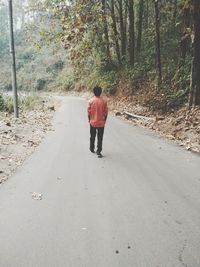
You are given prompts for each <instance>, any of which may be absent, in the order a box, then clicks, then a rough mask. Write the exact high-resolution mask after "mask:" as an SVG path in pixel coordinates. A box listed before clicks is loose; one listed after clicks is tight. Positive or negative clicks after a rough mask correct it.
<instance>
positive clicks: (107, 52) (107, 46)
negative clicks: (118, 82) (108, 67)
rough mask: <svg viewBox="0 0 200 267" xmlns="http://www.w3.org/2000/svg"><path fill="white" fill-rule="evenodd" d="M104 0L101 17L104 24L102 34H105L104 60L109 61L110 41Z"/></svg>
mask: <svg viewBox="0 0 200 267" xmlns="http://www.w3.org/2000/svg"><path fill="white" fill-rule="evenodd" d="M106 1H107V0H102V12H103V15H102V19H103V26H104V35H105V46H106V61H107V63H110V61H111V55H110V42H109V35H108V23H107V16H106Z"/></svg>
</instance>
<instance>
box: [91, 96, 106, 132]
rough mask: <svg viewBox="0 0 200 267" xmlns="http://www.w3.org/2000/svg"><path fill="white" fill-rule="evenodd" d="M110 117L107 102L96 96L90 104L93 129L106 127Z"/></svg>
mask: <svg viewBox="0 0 200 267" xmlns="http://www.w3.org/2000/svg"><path fill="white" fill-rule="evenodd" d="M107 115H108V106H107V101H106V100H104V99H103V98H101V97H98V96H94V97H93V98H92V99H90V100H89V102H88V118H89V122H90V124H91V125H92V126H93V127H96V128H97V127H104V126H105V123H106V119H107Z"/></svg>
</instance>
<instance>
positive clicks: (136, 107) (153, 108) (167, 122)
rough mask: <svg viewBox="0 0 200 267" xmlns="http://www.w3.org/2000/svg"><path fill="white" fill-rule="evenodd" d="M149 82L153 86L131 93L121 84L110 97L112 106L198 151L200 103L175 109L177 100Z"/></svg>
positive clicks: (139, 122) (126, 115) (163, 134)
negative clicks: (197, 105)
mask: <svg viewBox="0 0 200 267" xmlns="http://www.w3.org/2000/svg"><path fill="white" fill-rule="evenodd" d="M149 86H150V87H151V88H150V90H149V88H148V85H146V90H145V89H144V88H142V89H141V90H137V91H135V92H134V91H133V92H132V94H131V95H130V91H128V90H127V88H126V87H123V85H121V87H120V88H119V89H118V90H117V93H116V94H115V95H114V96H111V97H108V101H109V107H110V110H112V111H113V112H114V114H115V115H116V116H123V117H125V118H126V119H128V120H131V121H132V122H133V123H135V124H138V125H141V126H143V127H148V128H150V129H151V130H154V131H156V132H157V133H159V134H160V135H162V136H163V137H166V138H168V139H171V140H174V141H176V142H177V143H178V144H179V145H181V146H184V147H185V148H186V149H187V150H191V151H194V152H198V153H199V152H200V107H195V108H192V109H191V110H189V109H188V106H187V105H185V106H182V107H181V108H179V109H175V105H176V103H175V102H172V101H171V100H169V99H168V97H167V96H165V95H164V94H162V93H159V92H158V91H157V89H155V88H153V87H152V85H149ZM170 101H171V102H170ZM173 105H174V107H173ZM129 113H130V114H129ZM131 114H133V116H131ZM134 115H136V116H134ZM143 117H144V118H143Z"/></svg>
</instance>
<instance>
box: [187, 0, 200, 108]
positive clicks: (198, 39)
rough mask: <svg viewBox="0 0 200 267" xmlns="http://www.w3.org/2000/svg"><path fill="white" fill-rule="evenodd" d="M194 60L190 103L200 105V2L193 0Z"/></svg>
mask: <svg viewBox="0 0 200 267" xmlns="http://www.w3.org/2000/svg"><path fill="white" fill-rule="evenodd" d="M191 8H192V10H193V34H194V36H193V60H192V77H191V88H190V97H189V105H190V107H191V106H192V105H200V49H199V47H200V2H199V0H193V1H192V6H191Z"/></svg>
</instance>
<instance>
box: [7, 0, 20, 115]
mask: <svg viewBox="0 0 200 267" xmlns="http://www.w3.org/2000/svg"><path fill="white" fill-rule="evenodd" d="M8 4H9V22H10V23H9V24H10V55H11V59H12V90H13V104H14V114H15V117H16V118H18V117H19V112H18V95H17V76H16V63H15V45H14V34H13V8H12V0H8Z"/></svg>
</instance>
